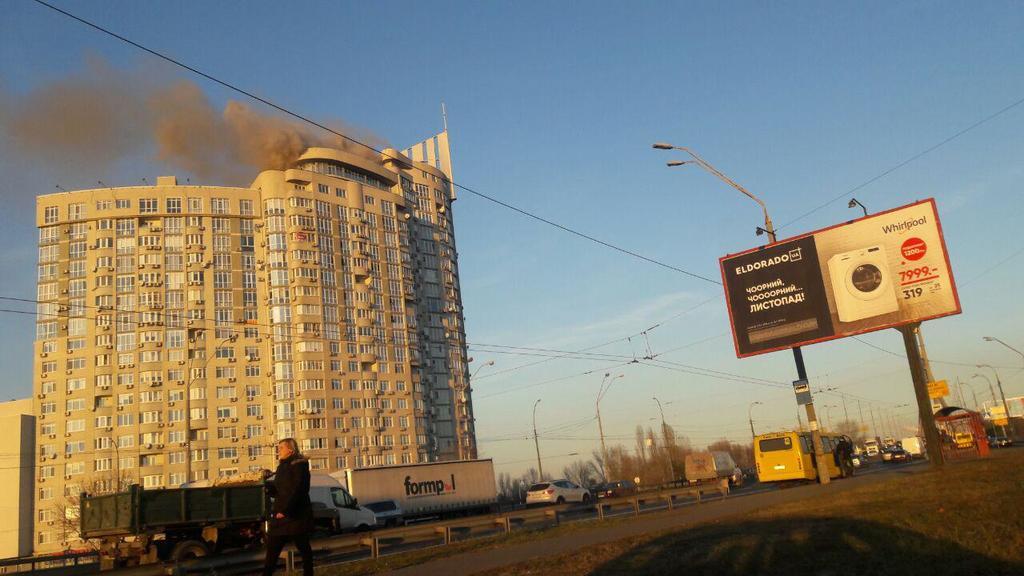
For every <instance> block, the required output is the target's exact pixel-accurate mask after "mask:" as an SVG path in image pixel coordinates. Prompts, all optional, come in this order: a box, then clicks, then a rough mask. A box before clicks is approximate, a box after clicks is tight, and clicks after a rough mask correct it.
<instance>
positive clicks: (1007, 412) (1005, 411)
mask: <svg viewBox="0 0 1024 576" xmlns="http://www.w3.org/2000/svg"><path fill="white" fill-rule="evenodd" d="M999 342H1000V343H1004V342H1003V341H1002V340H999ZM1004 344H1005V343H1004ZM1010 349H1011V350H1015V349H1014V348H1010ZM978 368H979V369H981V368H988V369H989V370H991V371H992V373H993V374H995V375H996V386H997V387H999V399H1000V400H1001V401H1002V403H1003V417H1004V418H1006V423H1007V424H1010V407H1009V406H1007V405H1006V394H1003V381H1002V380H1000V379H999V372H998V371H996V369H995V368H994V367H993V366H991V365H989V364H978ZM992 400H993V402H994V401H995V398H993V399H992ZM1002 429H1003V436H1006V437H1007V438H1009V436H1007V435H1006V426H1003V427H1002ZM1010 431H1011V432H1012V431H1013V426H1012V425H1011V426H1010Z"/></svg>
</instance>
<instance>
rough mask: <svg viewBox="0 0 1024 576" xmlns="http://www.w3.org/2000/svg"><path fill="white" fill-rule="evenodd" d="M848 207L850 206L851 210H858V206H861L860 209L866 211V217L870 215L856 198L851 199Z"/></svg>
mask: <svg viewBox="0 0 1024 576" xmlns="http://www.w3.org/2000/svg"><path fill="white" fill-rule="evenodd" d="M847 206H849V207H850V208H856V207H857V206H860V209H861V210H863V211H864V216H867V215H868V209H867V208H865V207H864V205H863V204H861V203H860V201H859V200H857V199H856V198H850V203H849V204H847Z"/></svg>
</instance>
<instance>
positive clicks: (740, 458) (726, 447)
mask: <svg viewBox="0 0 1024 576" xmlns="http://www.w3.org/2000/svg"><path fill="white" fill-rule="evenodd" d="M708 451H714V452H728V453H729V455H730V456H732V459H733V461H734V462H736V465H737V466H739V467H741V468H749V467H751V466H753V465H754V447H753V445H752V444H737V443H735V442H730V441H728V440H726V439H724V438H723V439H721V440H718V441H717V442H713V443H711V444H709V445H708Z"/></svg>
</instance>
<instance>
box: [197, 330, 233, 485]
mask: <svg viewBox="0 0 1024 576" xmlns="http://www.w3.org/2000/svg"><path fill="white" fill-rule="evenodd" d="M237 339H238V335H237V334H232V335H231V336H228V337H227V338H225V339H223V340H221V341H220V342H218V343H217V345H216V346H214V348H213V356H207V357H206V360H204V361H203V367H202V368H201V369H200V370H199V372H196V373H191V372H192V360H193V359H194V357H195V356H194V355H192V357H190V358H189V363H188V369H189V372H190V374H189V380H188V384H187V385H186V386H185V483H186V484H188V483H189V482H191V481H192V385H193V384H195V382H196V380H197V379H198V378H199V376H198V374H199V373H200V372H202V373H203V374H204V376H203V377H204V378H205V377H206V376H205V373H206V367H207V366H208V365H209V364H210V360H212V359H213V357H214V356H216V355H217V349H218V348H220V347H221V346H223V345H224V344H227V343H228V342H234V341H235V340H237ZM192 350H193V351H194V350H195V349H194V348H193V349H192ZM207 418H209V414H207Z"/></svg>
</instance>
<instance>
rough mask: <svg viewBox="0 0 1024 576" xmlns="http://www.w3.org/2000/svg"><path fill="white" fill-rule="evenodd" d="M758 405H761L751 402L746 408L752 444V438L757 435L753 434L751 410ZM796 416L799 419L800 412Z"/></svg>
mask: <svg viewBox="0 0 1024 576" xmlns="http://www.w3.org/2000/svg"><path fill="white" fill-rule="evenodd" d="M760 405H761V403H760V402H751V403H750V406H748V407H747V421H748V422H750V441H751V442H753V441H754V438H755V437H756V436H757V434H755V433H754V418H753V416H751V410H753V409H754V406H760ZM796 415H797V416H798V417H799V416H800V412H797V413H796Z"/></svg>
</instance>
